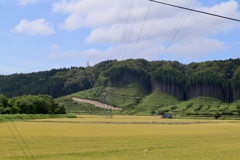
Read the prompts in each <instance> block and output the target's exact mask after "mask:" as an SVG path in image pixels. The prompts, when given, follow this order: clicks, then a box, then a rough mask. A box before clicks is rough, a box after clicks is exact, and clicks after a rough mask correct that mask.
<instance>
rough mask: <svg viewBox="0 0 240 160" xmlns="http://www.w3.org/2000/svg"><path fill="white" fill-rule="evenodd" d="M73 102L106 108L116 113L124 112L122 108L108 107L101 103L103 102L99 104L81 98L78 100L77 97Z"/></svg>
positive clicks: (73, 98)
mask: <svg viewBox="0 0 240 160" xmlns="http://www.w3.org/2000/svg"><path fill="white" fill-rule="evenodd" d="M72 100H73V101H75V102H81V103H88V104H93V105H95V106H96V107H100V108H104V109H109V110H114V111H120V110H122V108H118V107H113V106H111V105H108V104H105V103H101V102H98V101H93V100H88V99H81V98H76V97H72Z"/></svg>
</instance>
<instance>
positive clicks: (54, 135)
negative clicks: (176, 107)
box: [0, 115, 240, 160]
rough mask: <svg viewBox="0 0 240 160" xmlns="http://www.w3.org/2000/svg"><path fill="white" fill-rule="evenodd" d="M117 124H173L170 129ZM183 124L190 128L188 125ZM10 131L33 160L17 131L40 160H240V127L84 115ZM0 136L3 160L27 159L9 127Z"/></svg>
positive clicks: (19, 126) (0, 129) (235, 123)
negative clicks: (146, 150) (145, 151)
mask: <svg viewBox="0 0 240 160" xmlns="http://www.w3.org/2000/svg"><path fill="white" fill-rule="evenodd" d="M84 122H85V123H84ZM91 122H93V123H91ZM96 122H108V123H96ZM111 122H169V125H168V124H166V123H165V124H162V125H161V124H112V123H111ZM172 122H178V123H179V124H174V123H172ZM182 122H190V124H189V125H186V124H184V125H183V124H181V123H182ZM194 122H205V123H202V124H201V123H200V124H199V123H196V124H195V123H194ZM171 123H172V124H171ZM8 125H9V127H10V128H11V129H12V130H13V133H14V134H15V136H16V138H17V139H18V140H19V143H20V145H21V146H22V148H23V151H24V152H25V154H26V155H27V156H28V157H29V159H33V158H32V157H31V154H30V152H29V151H28V149H27V148H26V146H25V145H24V143H23V141H22V140H21V138H20V136H19V135H18V134H17V131H16V130H15V129H14V128H15V127H16V128H17V129H18V131H19V133H21V136H22V138H23V140H24V141H25V143H26V144H27V146H28V148H29V150H30V151H31V153H32V154H33V156H34V159H38V160H44V159H48V160H72V159H81V160H122V159H127V160H139V159H140V160H141V159H151V160H159V159H167V160H178V159H179V160H182V159H184V160H192V159H194V160H212V159H218V160H226V159H232V160H238V158H239V157H240V152H239V151H238V148H239V147H240V139H239V135H238V133H239V132H240V127H239V125H240V122H239V121H221V120H217V121H216V120H210V121H208V120H183V119H180V120H179V119H172V120H165V119H160V118H159V117H142V116H138V117H134V116H114V118H113V119H105V117H103V116H83V115H81V116H79V117H78V118H74V119H50V120H35V121H31V122H14V125H15V127H14V126H13V124H12V123H8ZM0 133H1V134H0V138H1V145H0V159H2V160H11V159H12V160H13V159H18V160H24V159H27V158H26V157H25V156H24V154H23V151H22V150H21V149H20V147H19V146H18V144H17V143H16V140H15V138H14V137H13V136H12V134H11V132H10V130H9V128H8V126H7V125H6V124H5V123H1V124H0ZM145 149H148V152H147V153H144V150H145Z"/></svg>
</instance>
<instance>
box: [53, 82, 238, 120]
mask: <svg viewBox="0 0 240 160" xmlns="http://www.w3.org/2000/svg"><path fill="white" fill-rule="evenodd" d="M72 96H73V97H79V98H84V99H90V100H97V101H100V102H103V103H107V104H111V105H113V106H116V107H120V108H122V109H123V110H122V111H121V112H119V114H124V115H150V114H151V112H152V111H155V112H157V113H162V112H170V113H173V114H174V115H178V116H201V117H209V116H210V117H211V116H212V115H213V114H214V113H216V112H219V113H221V114H223V115H229V116H228V117H229V118H233V117H235V118H237V116H238V114H239V112H240V100H239V101H236V102H234V103H223V102H221V101H220V100H218V99H216V98H211V97H196V98H193V99H190V100H188V101H178V100H177V98H176V97H174V96H172V95H170V94H166V93H160V92H153V93H149V92H147V91H146V90H144V89H143V88H141V87H140V86H139V85H138V84H129V85H125V86H120V87H112V88H111V91H110V90H109V88H108V87H95V88H92V89H90V90H85V91H81V92H77V93H74V94H71V95H69V96H65V97H60V98H58V99H56V101H57V102H58V103H60V104H63V105H64V106H65V107H66V111H67V112H68V113H80V114H101V112H102V109H99V108H97V107H95V106H93V105H89V104H84V103H77V102H74V101H72V99H71V97H72Z"/></svg>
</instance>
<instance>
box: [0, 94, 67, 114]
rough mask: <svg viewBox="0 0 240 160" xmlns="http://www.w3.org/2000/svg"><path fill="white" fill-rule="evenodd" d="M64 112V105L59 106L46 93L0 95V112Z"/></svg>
mask: <svg viewBox="0 0 240 160" xmlns="http://www.w3.org/2000/svg"><path fill="white" fill-rule="evenodd" d="M18 113H19V114H65V108H64V106H59V105H58V104H57V103H55V100H54V99H53V98H52V97H51V96H48V95H38V96H31V95H23V96H18V97H13V98H11V99H8V98H6V97H5V96H4V95H0V114H18Z"/></svg>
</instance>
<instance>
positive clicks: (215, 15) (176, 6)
mask: <svg viewBox="0 0 240 160" xmlns="http://www.w3.org/2000/svg"><path fill="white" fill-rule="evenodd" d="M149 1H152V2H155V3H160V4H163V5H167V6H171V7H175V8H180V9H185V10H189V11H193V12H198V13H202V14H206V15H210V16H214V17H219V18H224V19H228V20H232V21H237V22H240V20H239V19H235V18H231V17H226V16H221V15H217V14H213V13H209V12H204V11H200V10H195V9H191V8H186V7H182V6H178V5H173V4H169V3H164V2H160V1H156V0H149Z"/></svg>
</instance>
